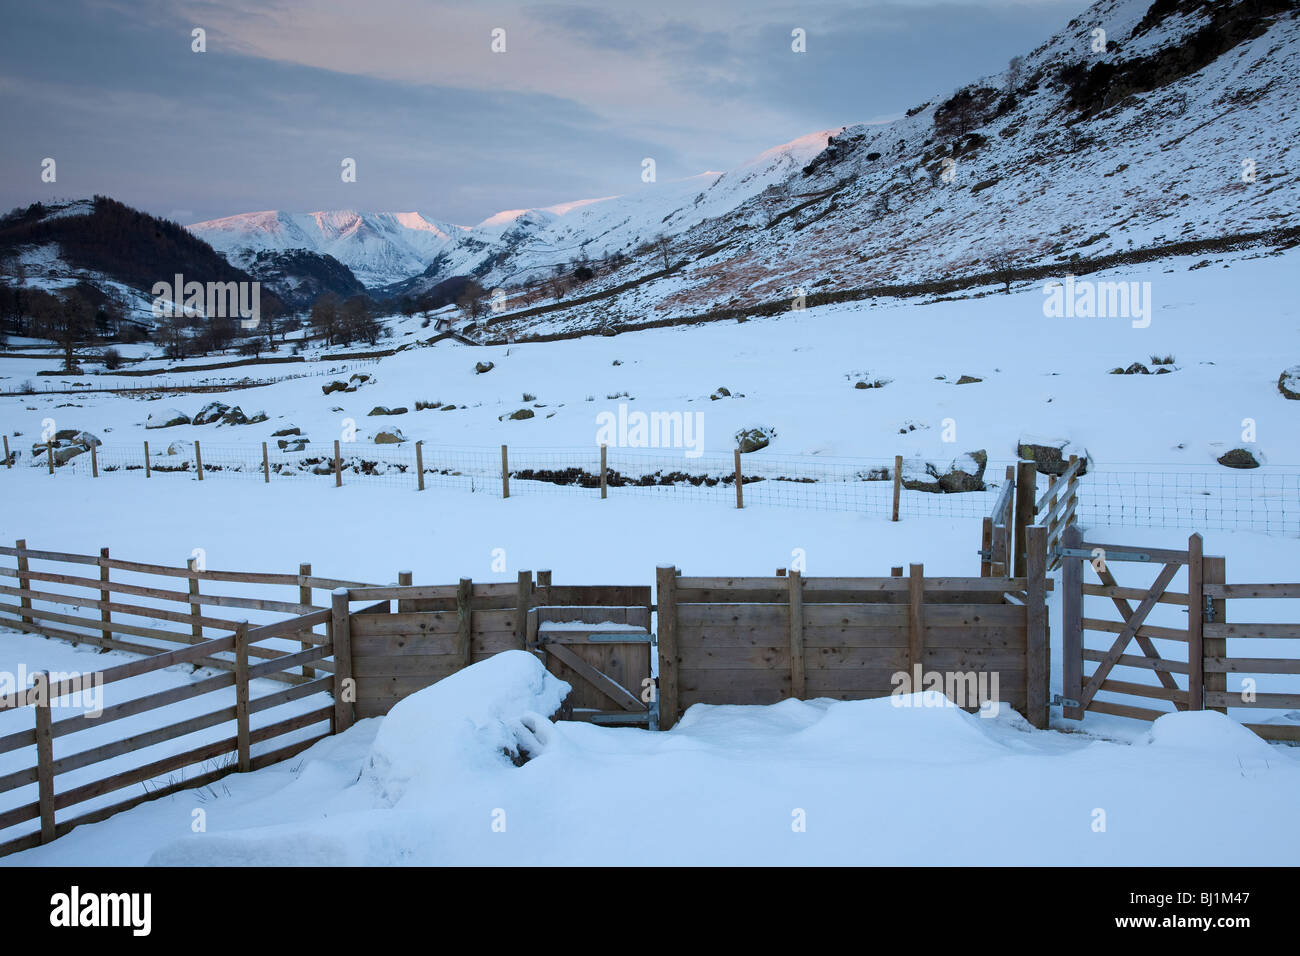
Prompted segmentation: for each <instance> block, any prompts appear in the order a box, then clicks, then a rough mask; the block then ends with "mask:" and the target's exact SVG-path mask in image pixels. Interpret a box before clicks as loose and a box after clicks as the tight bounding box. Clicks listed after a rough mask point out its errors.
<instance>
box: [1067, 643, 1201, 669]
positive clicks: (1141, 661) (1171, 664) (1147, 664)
mask: <svg viewBox="0 0 1300 956" xmlns="http://www.w3.org/2000/svg"><path fill="white" fill-rule="evenodd" d="M1105 658H1106V652H1105V651H1097V650H1093V649H1092V648H1090V647H1085V648H1084V649H1083V660H1085V661H1098V662H1100V661H1102V660H1105ZM1115 666H1116V667H1140V668H1142V669H1143V670H1149V671H1167V672H1169V673H1171V674H1186V673H1188V666H1187V664H1185V663H1183V662H1182V661H1171V660H1167V659H1165V658H1163V657H1155V658H1152V657H1146V656H1142V657H1139V656H1137V655H1136V654H1121V655H1120V658H1119V660H1117V661H1116V662H1115Z"/></svg>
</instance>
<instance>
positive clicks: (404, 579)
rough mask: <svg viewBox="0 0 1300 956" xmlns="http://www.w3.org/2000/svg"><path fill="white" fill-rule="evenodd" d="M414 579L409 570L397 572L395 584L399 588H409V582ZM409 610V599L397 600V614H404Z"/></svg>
mask: <svg viewBox="0 0 1300 956" xmlns="http://www.w3.org/2000/svg"><path fill="white" fill-rule="evenodd" d="M414 580H415V577H414V575H413V574H412V573H411V572H410V571H398V572H397V586H398V587H399V588H409V587H410V586H411V582H412V581H414ZM409 610H411V602H410V601H409V600H405V601H398V602H397V613H398V614H405V613H406V612H407V611H409Z"/></svg>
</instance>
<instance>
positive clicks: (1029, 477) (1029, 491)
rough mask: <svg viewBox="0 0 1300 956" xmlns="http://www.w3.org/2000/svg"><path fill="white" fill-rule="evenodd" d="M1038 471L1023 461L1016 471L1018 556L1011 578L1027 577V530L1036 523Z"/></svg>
mask: <svg viewBox="0 0 1300 956" xmlns="http://www.w3.org/2000/svg"><path fill="white" fill-rule="evenodd" d="M1037 494H1038V471H1037V466H1035V464H1034V463H1033V462H1032V461H1022V462H1021V463H1020V465H1019V466H1018V470H1017V471H1016V531H1015V545H1016V555H1015V562H1014V564H1013V571H1012V574H1011V576H1012V577H1013V578H1023V577H1024V576H1025V548H1026V544H1025V529H1026V528H1028V527H1029V526H1030V525H1031V524H1033V523H1034V516H1035V515H1036V514H1037V509H1036V508H1035V507H1034V506H1035V504H1036V503H1037V502H1036V499H1035V495H1037Z"/></svg>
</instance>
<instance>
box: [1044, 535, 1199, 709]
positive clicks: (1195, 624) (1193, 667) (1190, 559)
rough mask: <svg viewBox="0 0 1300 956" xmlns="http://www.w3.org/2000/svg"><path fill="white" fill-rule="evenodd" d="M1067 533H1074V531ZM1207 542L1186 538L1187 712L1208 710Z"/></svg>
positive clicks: (1195, 536)
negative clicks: (1205, 639)
mask: <svg viewBox="0 0 1300 956" xmlns="http://www.w3.org/2000/svg"><path fill="white" fill-rule="evenodd" d="M1067 530H1074V529H1073V528H1070V529H1067ZM1204 550H1205V542H1204V540H1203V539H1202V538H1201V536H1200V534H1193V535H1190V536H1189V537H1188V538H1187V709H1188V710H1204V709H1205V649H1204V642H1203V639H1202V630H1201V625H1202V623H1203V622H1204V617H1203V615H1204V614H1205V584H1204V581H1205V567H1204V563H1205V554H1204Z"/></svg>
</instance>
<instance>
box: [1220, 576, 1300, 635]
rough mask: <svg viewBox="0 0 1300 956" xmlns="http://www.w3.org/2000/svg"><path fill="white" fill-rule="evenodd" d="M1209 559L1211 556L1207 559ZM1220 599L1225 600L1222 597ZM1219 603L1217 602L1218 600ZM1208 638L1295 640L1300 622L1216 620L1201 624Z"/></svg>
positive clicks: (1299, 633) (1299, 632)
mask: <svg viewBox="0 0 1300 956" xmlns="http://www.w3.org/2000/svg"><path fill="white" fill-rule="evenodd" d="M1206 560H1207V561H1208V560H1209V558H1207V559H1206ZM1219 600H1223V599H1222V598H1220V599H1219ZM1216 603H1217V602H1216ZM1201 630H1202V632H1203V633H1204V636H1205V637H1206V638H1211V637H1213V638H1218V639H1223V638H1228V637H1253V638H1259V639H1264V640H1287V641H1290V640H1295V639H1296V638H1300V624H1266V623H1264V624H1253V623H1244V622H1243V623H1241V624H1227V623H1221V622H1219V621H1218V620H1217V617H1216V620H1215V623H1213V624H1203V625H1201Z"/></svg>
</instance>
